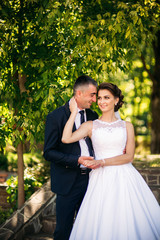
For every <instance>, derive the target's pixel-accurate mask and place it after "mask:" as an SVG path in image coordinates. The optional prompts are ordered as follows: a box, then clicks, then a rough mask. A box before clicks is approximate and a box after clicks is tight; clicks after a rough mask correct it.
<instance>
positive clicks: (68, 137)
mask: <svg viewBox="0 0 160 240" xmlns="http://www.w3.org/2000/svg"><path fill="white" fill-rule="evenodd" d="M70 110H71V115H70V117H69V119H68V121H67V122H66V125H65V127H64V130H63V134H62V142H63V143H72V142H77V141H79V140H80V139H82V138H84V137H86V136H90V135H91V130H92V121H87V122H85V123H83V124H82V125H81V126H80V127H79V128H78V129H77V130H76V131H75V132H72V129H73V124H74V121H75V117H76V114H77V104H76V101H75V99H74V98H72V99H71V102H70Z"/></svg>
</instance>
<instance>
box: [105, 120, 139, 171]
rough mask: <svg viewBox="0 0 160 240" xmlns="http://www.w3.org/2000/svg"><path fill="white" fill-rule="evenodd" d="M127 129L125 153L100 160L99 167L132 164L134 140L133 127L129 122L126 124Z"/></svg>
mask: <svg viewBox="0 0 160 240" xmlns="http://www.w3.org/2000/svg"><path fill="white" fill-rule="evenodd" d="M126 129H127V143H126V153H125V154H122V155H119V156H116V157H112V158H105V159H102V160H100V161H101V166H102V167H103V166H113V165H121V164H125V163H129V162H133V159H134V152H135V138H134V127H133V125H132V124H131V123H130V122H126Z"/></svg>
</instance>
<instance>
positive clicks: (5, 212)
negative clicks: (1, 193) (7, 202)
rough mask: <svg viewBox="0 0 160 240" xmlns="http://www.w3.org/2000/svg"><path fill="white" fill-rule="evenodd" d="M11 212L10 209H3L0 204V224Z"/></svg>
mask: <svg viewBox="0 0 160 240" xmlns="http://www.w3.org/2000/svg"><path fill="white" fill-rule="evenodd" d="M12 213H13V210H12V209H9V210H3V209H2V207H1V206H0V216H1V217H0V224H2V223H3V222H5V221H6V219H7V218H9V217H10V215H11V214H12Z"/></svg>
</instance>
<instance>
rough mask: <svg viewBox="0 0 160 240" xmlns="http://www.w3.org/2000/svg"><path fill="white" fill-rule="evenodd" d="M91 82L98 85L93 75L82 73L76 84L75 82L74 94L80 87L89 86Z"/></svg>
mask: <svg viewBox="0 0 160 240" xmlns="http://www.w3.org/2000/svg"><path fill="white" fill-rule="evenodd" d="M89 84H92V85H94V86H95V87H97V86H98V84H97V82H96V81H95V80H94V79H93V78H91V77H89V76H87V75H81V76H79V77H78V78H77V80H76V81H75V84H74V86H73V93H74V95H75V93H76V91H77V89H78V88H79V87H83V86H87V85H89Z"/></svg>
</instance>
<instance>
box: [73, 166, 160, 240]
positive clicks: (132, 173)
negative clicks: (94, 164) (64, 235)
mask: <svg viewBox="0 0 160 240" xmlns="http://www.w3.org/2000/svg"><path fill="white" fill-rule="evenodd" d="M159 239H160V207H159V204H158V202H157V200H156V199H155V197H154V195H153V193H152V192H151V190H150V188H149V187H148V185H147V184H146V182H145V181H144V179H143V178H142V176H141V175H140V174H139V172H138V171H137V170H136V169H135V168H134V167H133V165H132V164H131V163H129V164H124V165H120V166H109V167H103V168H99V169H95V170H92V171H91V173H90V180H89V185H88V189H87V192H86V195H85V197H84V200H83V202H82V205H81V208H80V210H79V212H78V215H77V218H76V221H75V223H74V226H73V230H72V232H71V236H70V240H159Z"/></svg>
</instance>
